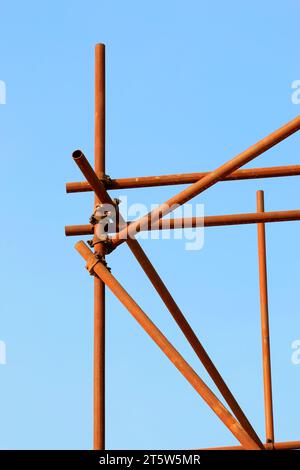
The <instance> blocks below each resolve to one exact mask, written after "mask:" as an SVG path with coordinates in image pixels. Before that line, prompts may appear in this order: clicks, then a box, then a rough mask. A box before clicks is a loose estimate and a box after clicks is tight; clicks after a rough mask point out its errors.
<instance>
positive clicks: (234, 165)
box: [111, 116, 300, 246]
mask: <svg viewBox="0 0 300 470" xmlns="http://www.w3.org/2000/svg"><path fill="white" fill-rule="evenodd" d="M299 129H300V116H298V117H296V118H295V119H293V120H292V121H290V122H289V123H287V124H285V125H284V126H283V127H281V128H280V129H278V130H276V131H275V132H273V133H272V134H270V135H269V136H268V137H265V138H264V139H262V140H260V141H259V142H257V143H256V144H254V145H252V146H251V147H249V148H248V149H247V150H245V151H244V152H242V153H240V154H239V155H237V156H236V157H234V158H233V159H232V160H229V161H227V162H226V163H224V164H223V165H221V166H220V167H219V168H217V169H216V170H214V171H212V172H211V173H209V174H208V175H206V176H205V177H204V178H202V179H200V180H199V181H197V182H196V183H194V184H192V185H191V186H189V187H188V188H186V189H184V190H183V191H181V192H180V193H178V194H176V195H175V196H173V197H171V198H170V199H168V200H167V201H166V202H165V203H164V204H162V205H160V206H159V207H157V208H156V209H154V210H153V211H151V212H150V213H148V214H147V215H145V216H143V217H141V218H140V219H138V220H136V221H134V222H132V223H131V224H130V225H128V226H127V227H125V228H123V229H122V230H121V231H120V232H119V233H118V234H116V235H115V236H114V237H113V238H112V241H111V242H112V245H113V246H117V245H119V244H120V243H123V242H124V240H125V239H127V238H128V237H132V236H133V235H134V234H136V233H137V232H139V231H140V230H141V229H143V227H145V226H148V224H149V222H151V223H155V222H156V221H157V220H159V219H161V218H162V217H163V216H165V215H167V214H169V213H170V212H171V211H172V210H174V209H175V208H176V207H178V206H180V205H182V204H184V203H185V202H188V201H189V200H190V199H192V198H194V197H195V196H197V195H198V194H200V193H202V192H203V191H205V190H206V189H208V188H210V187H211V186H213V185H214V184H216V183H217V182H218V181H220V179H222V178H224V177H225V176H228V175H229V174H230V173H232V172H233V171H235V170H237V169H239V168H240V167H241V166H243V165H246V163H249V162H250V161H251V160H253V159H254V158H256V157H258V156H259V155H261V154H262V153H263V152H265V151H267V150H268V149H270V148H271V147H273V146H274V145H276V144H278V143H279V142H281V141H282V140H284V139H286V138H287V137H289V136H290V135H291V134H293V133H295V132H296V131H298V130H299Z"/></svg>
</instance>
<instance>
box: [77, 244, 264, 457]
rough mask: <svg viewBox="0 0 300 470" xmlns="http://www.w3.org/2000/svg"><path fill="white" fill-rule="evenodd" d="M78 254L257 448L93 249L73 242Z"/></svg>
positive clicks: (219, 413) (246, 441)
mask: <svg viewBox="0 0 300 470" xmlns="http://www.w3.org/2000/svg"><path fill="white" fill-rule="evenodd" d="M75 248H76V250H77V251H78V253H79V254H80V255H81V256H82V257H83V258H84V259H85V260H86V261H87V263H88V264H89V263H90V262H92V263H93V264H94V263H95V262H96V264H94V265H93V272H94V273H95V274H96V275H97V276H99V277H100V278H101V279H102V281H103V282H104V283H105V284H106V285H107V287H108V288H109V289H110V290H111V291H112V293H113V294H114V295H115V296H116V297H117V298H118V299H119V300H120V302H121V303H122V304H123V305H124V307H126V308H127V310H128V311H129V312H130V313H131V315H132V316H133V317H134V318H135V320H136V321H137V322H138V323H139V325H140V326H141V327H142V328H143V329H144V330H145V331H146V333H148V335H149V336H150V338H152V340H153V341H154V342H155V343H156V344H157V345H158V346H159V348H160V349H161V350H162V351H163V352H164V353H165V354H166V356H167V357H168V358H169V359H170V361H171V362H172V363H173V364H174V365H175V367H176V368H177V369H178V370H179V371H180V372H181V373H182V375H183V376H184V377H185V378H186V379H187V381H188V382H189V383H190V384H191V385H192V387H193V388H194V389H195V390H196V391H197V392H198V393H199V395H200V396H201V397H202V398H203V399H204V401H205V402H206V403H207V404H208V405H209V406H210V408H211V409H212V410H213V411H214V412H215V413H216V415H217V416H218V417H219V418H220V419H221V421H222V422H223V423H224V424H225V426H227V428H228V429H229V430H230V431H231V432H232V434H233V435H234V436H235V437H236V438H237V439H238V440H239V442H240V443H241V444H242V445H243V446H244V447H245V448H246V449H254V450H255V449H256V450H259V446H258V445H257V444H256V443H255V442H254V441H253V439H252V438H251V437H250V436H249V435H248V434H247V432H246V431H245V430H244V428H243V427H242V426H241V425H240V423H239V422H238V421H237V420H236V419H235V418H234V417H233V416H232V415H231V414H230V412H229V411H228V410H227V409H226V408H225V407H224V405H223V404H222V402H220V401H219V400H218V398H217V397H216V396H215V395H214V393H213V392H212V391H211V390H210V388H209V387H208V386H207V385H206V384H205V382H203V380H202V379H201V378H200V377H199V376H198V375H197V374H196V372H195V371H194V370H193V369H192V367H191V366H190V365H189V364H188V363H187V362H186V361H185V359H184V358H183V357H182V356H181V354H180V353H179V352H178V351H177V350H176V349H175V348H174V346H173V345H172V344H171V343H170V342H169V341H168V339H167V338H166V337H165V336H164V335H163V334H162V332H161V331H160V330H159V329H158V328H157V327H156V325H155V324H154V323H153V322H152V321H151V320H150V318H149V317H148V316H147V315H146V313H145V312H144V311H143V310H142V309H141V308H140V307H139V306H138V304H137V303H136V302H135V301H134V300H133V298H132V297H131V296H130V295H129V294H128V293H127V292H126V290H125V289H124V288H123V287H122V286H121V284H120V283H119V282H118V281H117V279H116V278H115V277H114V276H113V275H112V274H111V273H110V272H109V270H108V269H107V268H106V266H104V264H102V263H101V262H99V261H98V260H97V259H96V258H95V256H94V255H93V253H92V251H91V250H90V249H89V248H88V247H87V246H86V245H85V243H84V242H82V241H80V242H78V243H76V245H75Z"/></svg>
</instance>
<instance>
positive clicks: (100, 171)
mask: <svg viewBox="0 0 300 470" xmlns="http://www.w3.org/2000/svg"><path fill="white" fill-rule="evenodd" d="M94 112H95V116H94V124H95V129H94V131H95V135H94V139H95V141H94V161H95V163H94V164H95V175H96V176H97V177H98V178H102V177H103V175H104V174H105V46H104V44H97V45H96V47H95V110H94ZM73 156H74V159H75V160H76V159H78V162H77V164H78V166H80V165H84V163H85V161H84V159H81V158H80V152H74V154H73ZM101 196H102V191H101V188H100V187H98V190H97V194H96V195H95V205H96V204H98V203H99V199H100V198H101ZM95 253H97V254H99V255H102V256H104V255H105V253H104V251H103V246H102V245H101V244H97V245H95ZM94 449H95V450H104V449H105V284H104V282H103V281H102V280H101V279H99V278H98V277H95V279H94Z"/></svg>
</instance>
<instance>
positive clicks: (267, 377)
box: [256, 191, 274, 443]
mask: <svg viewBox="0 0 300 470" xmlns="http://www.w3.org/2000/svg"><path fill="white" fill-rule="evenodd" d="M256 209H257V212H258V213H264V210H265V202H264V192H263V191H257V192H256ZM257 238H258V267H259V291H260V317H261V340H262V363H263V380H264V403H265V429H266V442H267V443H272V442H274V419H273V399H272V377H271V351H270V328H269V307H268V280H267V252H266V233H265V224H264V223H259V224H257Z"/></svg>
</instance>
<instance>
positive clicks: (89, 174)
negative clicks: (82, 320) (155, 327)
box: [73, 152, 262, 448]
mask: <svg viewBox="0 0 300 470" xmlns="http://www.w3.org/2000/svg"><path fill="white" fill-rule="evenodd" d="M73 158H74V160H75V162H76V163H77V164H78V166H79V168H80V169H81V171H82V172H83V174H84V176H85V177H86V178H87V180H88V181H89V182H90V183H91V185H92V187H93V188H95V190H97V192H98V193H99V199H100V202H102V203H103V202H105V203H110V204H112V203H113V201H112V200H111V198H110V196H109V194H107V192H106V191H105V194H104V193H103V187H102V186H103V185H102V183H101V182H100V181H99V179H98V178H97V175H95V173H94V171H93V169H92V167H91V166H90V165H89V163H88V161H87V159H86V157H85V156H84V155H83V154H82V152H79V154H78V157H76V155H75V157H74V154H73ZM120 223H122V224H123V223H124V219H123V218H122V216H120ZM126 242H127V244H128V246H129V248H130V250H131V251H132V253H133V254H134V256H135V257H136V259H137V261H138V262H139V263H140V265H141V267H142V269H143V270H144V271H145V273H146V274H147V276H148V277H149V279H150V281H151V282H152V284H153V286H154V287H155V289H156V290H157V292H158V293H159V295H160V296H161V298H162V300H163V302H164V303H165V305H166V306H167V308H168V309H169V311H170V313H171V314H172V316H173V318H174V319H175V321H176V322H177V324H178V325H179V327H180V329H181V330H182V332H183V334H184V335H185V337H186V338H187V340H188V341H189V343H190V344H191V346H192V347H193V349H194V351H195V353H196V354H197V356H198V357H199V359H200V360H201V362H202V363H203V365H204V367H205V368H206V370H207V371H208V373H209V374H210V376H211V377H212V379H213V380H214V381H215V383H216V385H217V387H218V388H219V390H220V392H221V393H222V394H223V397H224V398H225V400H226V401H227V403H228V405H229V406H230V408H231V409H232V411H233V413H235V415H236V417H237V419H238V420H239V421H240V423H241V424H242V426H243V427H244V429H245V430H246V432H248V433H249V435H250V436H251V437H252V439H253V440H254V441H255V442H256V443H257V445H259V446H260V447H261V448H262V443H261V441H260V439H259V437H258V436H257V434H256V433H255V431H254V429H253V428H252V426H251V424H250V422H249V421H248V419H247V418H246V416H245V414H244V413H243V411H242V409H241V408H240V406H239V405H238V403H237V401H236V400H235V398H234V396H233V395H232V393H231V392H230V390H229V388H228V387H227V385H226V384H225V382H224V380H223V378H222V377H221V375H220V374H219V372H218V370H217V368H216V367H215V365H214V364H213V362H212V361H211V359H210V357H209V356H208V354H207V353H206V351H205V349H204V348H203V346H202V345H201V343H200V341H199V340H198V338H197V336H196V335H195V333H194V331H193V330H192V328H191V327H190V325H189V323H188V322H187V320H186V318H185V317H184V315H183V313H182V312H181V310H180V309H179V308H178V306H177V304H176V302H175V301H174V299H173V298H172V296H171V294H170V293H169V291H168V289H167V288H166V286H165V285H164V283H163V281H162V279H161V278H160V277H159V275H158V273H157V272H156V270H155V269H154V267H153V265H152V263H151V262H150V260H149V259H148V257H147V255H146V254H145V252H144V251H143V249H142V248H141V246H140V245H139V243H138V242H137V240H135V239H132V238H128V239H127V240H126ZM99 245H100V244H99Z"/></svg>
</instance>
